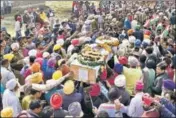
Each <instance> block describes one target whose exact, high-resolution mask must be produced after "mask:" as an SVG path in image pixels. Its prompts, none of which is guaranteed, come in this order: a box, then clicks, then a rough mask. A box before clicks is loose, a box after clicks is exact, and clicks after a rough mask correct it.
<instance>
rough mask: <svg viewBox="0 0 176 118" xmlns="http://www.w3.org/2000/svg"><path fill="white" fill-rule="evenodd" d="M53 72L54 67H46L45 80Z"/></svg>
mask: <svg viewBox="0 0 176 118" xmlns="http://www.w3.org/2000/svg"><path fill="white" fill-rule="evenodd" d="M54 72H55V69H54V68H51V67H47V68H46V72H45V73H44V78H45V80H48V79H51V78H52V75H53V73H54Z"/></svg>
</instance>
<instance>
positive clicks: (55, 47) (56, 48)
mask: <svg viewBox="0 0 176 118" xmlns="http://www.w3.org/2000/svg"><path fill="white" fill-rule="evenodd" d="M59 49H61V46H60V45H59V44H56V45H54V47H53V51H56V50H59Z"/></svg>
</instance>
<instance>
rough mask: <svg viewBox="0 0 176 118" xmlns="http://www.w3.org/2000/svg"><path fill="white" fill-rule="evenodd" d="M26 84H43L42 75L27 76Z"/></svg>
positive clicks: (39, 73) (38, 73)
mask: <svg viewBox="0 0 176 118" xmlns="http://www.w3.org/2000/svg"><path fill="white" fill-rule="evenodd" d="M25 81H26V83H28V82H29V83H33V84H39V83H41V82H43V75H42V73H41V72H37V73H34V74H32V75H29V76H27V78H26V79H25Z"/></svg>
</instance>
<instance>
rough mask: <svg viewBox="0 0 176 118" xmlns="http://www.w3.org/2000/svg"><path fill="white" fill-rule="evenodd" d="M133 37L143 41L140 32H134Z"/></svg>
mask: <svg viewBox="0 0 176 118" xmlns="http://www.w3.org/2000/svg"><path fill="white" fill-rule="evenodd" d="M134 36H135V37H136V39H140V40H141V41H143V39H144V34H143V32H142V31H140V30H136V31H135V32H134Z"/></svg>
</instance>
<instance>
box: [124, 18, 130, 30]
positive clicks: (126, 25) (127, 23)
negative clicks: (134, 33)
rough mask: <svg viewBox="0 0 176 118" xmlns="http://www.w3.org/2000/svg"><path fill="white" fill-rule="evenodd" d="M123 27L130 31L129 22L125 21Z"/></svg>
mask: <svg viewBox="0 0 176 118" xmlns="http://www.w3.org/2000/svg"><path fill="white" fill-rule="evenodd" d="M124 27H125V28H127V29H131V22H130V21H129V20H128V19H125V21H124Z"/></svg>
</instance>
